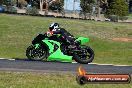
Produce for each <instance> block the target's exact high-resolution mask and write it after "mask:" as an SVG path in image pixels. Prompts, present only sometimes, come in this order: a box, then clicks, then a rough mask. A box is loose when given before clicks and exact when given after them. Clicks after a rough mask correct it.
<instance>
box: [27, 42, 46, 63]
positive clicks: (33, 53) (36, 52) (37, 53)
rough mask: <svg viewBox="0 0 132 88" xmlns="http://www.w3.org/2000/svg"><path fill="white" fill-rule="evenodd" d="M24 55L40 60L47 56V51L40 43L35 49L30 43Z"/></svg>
mask: <svg viewBox="0 0 132 88" xmlns="http://www.w3.org/2000/svg"><path fill="white" fill-rule="evenodd" d="M26 56H27V57H28V59H29V60H34V61H41V60H43V59H44V58H46V57H47V51H46V49H44V48H43V47H42V46H41V45H40V46H39V48H37V49H35V46H33V45H31V46H29V47H28V48H27V50H26Z"/></svg>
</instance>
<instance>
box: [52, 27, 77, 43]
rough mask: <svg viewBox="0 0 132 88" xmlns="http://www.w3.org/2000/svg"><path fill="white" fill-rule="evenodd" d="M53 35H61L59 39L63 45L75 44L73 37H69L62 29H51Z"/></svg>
mask: <svg viewBox="0 0 132 88" xmlns="http://www.w3.org/2000/svg"><path fill="white" fill-rule="evenodd" d="M52 32H53V34H61V36H60V37H59V38H60V39H61V40H62V41H63V42H64V43H68V44H74V43H75V37H74V36H73V35H71V34H70V33H69V32H67V31H66V30H65V29H64V28H59V29H53V30H52Z"/></svg>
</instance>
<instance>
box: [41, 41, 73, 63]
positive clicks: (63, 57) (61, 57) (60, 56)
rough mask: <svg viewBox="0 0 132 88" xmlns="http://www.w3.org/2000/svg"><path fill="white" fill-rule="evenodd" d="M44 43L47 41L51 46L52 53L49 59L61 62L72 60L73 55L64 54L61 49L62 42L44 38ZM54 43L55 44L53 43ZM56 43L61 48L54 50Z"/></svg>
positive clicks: (50, 51)
mask: <svg viewBox="0 0 132 88" xmlns="http://www.w3.org/2000/svg"><path fill="white" fill-rule="evenodd" d="M42 41H43V42H44V43H46V44H47V45H48V47H49V53H50V54H51V55H50V56H49V57H48V60H49V61H50V60H55V61H61V62H72V56H68V55H64V54H63V53H62V52H61V50H60V43H59V42H56V41H53V40H42ZM51 43H53V44H51ZM54 44H57V46H59V48H58V49H57V50H56V51H54Z"/></svg>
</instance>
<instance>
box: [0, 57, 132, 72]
mask: <svg viewBox="0 0 132 88" xmlns="http://www.w3.org/2000/svg"><path fill="white" fill-rule="evenodd" d="M79 66H82V67H83V68H84V69H85V70H86V72H88V73H114V74H115V73H116V74H132V66H114V65H97V64H79V63H61V62H42V61H29V60H26V59H25V60H18V59H16V60H7V59H0V70H1V71H22V72H28V71H29V72H72V73H75V72H77V69H78V67H79Z"/></svg>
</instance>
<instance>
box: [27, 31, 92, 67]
mask: <svg viewBox="0 0 132 88" xmlns="http://www.w3.org/2000/svg"><path fill="white" fill-rule="evenodd" d="M60 37H61V35H53V36H47V34H46V33H45V34H41V33H39V34H38V35H37V36H36V37H35V38H34V39H33V41H32V44H31V45H30V46H29V47H28V48H27V50H26V56H27V57H28V59H29V60H35V61H42V60H43V61H59V62H72V61H73V60H75V61H76V62H78V63H81V64H88V63H90V62H92V61H93V59H94V51H93V50H92V49H91V48H90V47H89V46H86V45H84V44H85V43H87V42H89V40H90V39H89V38H85V37H79V38H76V40H75V41H76V42H78V44H77V45H76V47H75V48H70V47H69V46H70V45H68V44H67V43H66V42H65V41H62V39H60Z"/></svg>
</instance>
